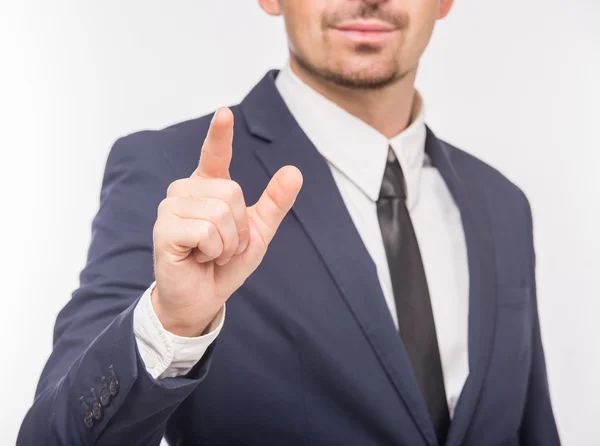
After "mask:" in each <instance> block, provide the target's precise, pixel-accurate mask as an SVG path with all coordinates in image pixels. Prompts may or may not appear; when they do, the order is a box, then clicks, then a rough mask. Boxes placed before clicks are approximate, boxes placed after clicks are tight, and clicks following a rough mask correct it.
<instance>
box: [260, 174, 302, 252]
mask: <svg viewBox="0 0 600 446" xmlns="http://www.w3.org/2000/svg"><path fill="white" fill-rule="evenodd" d="M301 188H302V174H301V173H300V171H299V170H298V168H296V167H294V166H285V167H282V168H281V169H279V170H278V171H277V173H276V174H275V175H273V178H271V181H269V184H268V185H267V188H266V189H265V191H264V192H263V193H262V196H261V197H260V199H259V200H258V202H257V203H256V204H255V205H254V206H252V208H251V209H252V210H253V211H254V214H255V215H256V217H257V218H258V219H259V220H260V221H259V224H257V225H256V230H257V232H258V233H259V235H260V236H261V238H262V239H263V241H264V242H265V245H268V244H269V243H271V240H272V239H273V237H274V236H275V233H276V232H277V228H279V225H280V224H281V222H282V221H283V219H284V217H285V216H286V215H287V213H288V212H289V210H290V209H291V208H292V206H293V205H294V202H295V201H296V197H297V196H298V193H299V192H300V189H301Z"/></svg>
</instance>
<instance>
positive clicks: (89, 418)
mask: <svg viewBox="0 0 600 446" xmlns="http://www.w3.org/2000/svg"><path fill="white" fill-rule="evenodd" d="M83 424H85V427H87V428H88V429H91V428H92V427H94V415H93V414H92V411H91V410H90V409H89V408H85V409H83Z"/></svg>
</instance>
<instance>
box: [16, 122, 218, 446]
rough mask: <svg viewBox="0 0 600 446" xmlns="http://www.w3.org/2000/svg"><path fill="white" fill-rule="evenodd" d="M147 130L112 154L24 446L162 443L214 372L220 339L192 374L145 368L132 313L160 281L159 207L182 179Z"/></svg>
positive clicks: (117, 146)
mask: <svg viewBox="0 0 600 446" xmlns="http://www.w3.org/2000/svg"><path fill="white" fill-rule="evenodd" d="M147 136H148V135H147V133H140V134H136V135H132V136H129V137H126V138H123V139H121V140H119V141H117V142H116V143H115V145H114V147H113V149H112V150H111V152H110V155H109V157H108V161H107V165H106V170H105V175H104V180H103V185H102V192H101V198H100V207H99V210H98V213H97V215H96V217H95V219H94V221H93V225H92V238H91V244H90V247H89V252H88V259H87V264H86V266H85V268H84V269H83V271H82V273H81V276H80V286H79V288H78V289H77V290H76V291H75V292H74V293H73V295H72V298H71V300H70V301H69V302H68V303H67V305H66V306H65V307H64V308H63V309H62V310H61V312H60V313H59V315H58V317H57V320H56V324H55V330H54V345H53V351H52V354H51V355H50V358H49V359H48V362H47V363H46V365H45V367H44V370H43V372H42V375H41V378H40V381H39V384H38V387H37V390H36V396H35V400H34V402H33V405H32V407H31V408H30V410H29V411H28V413H27V415H26V417H25V419H24V421H23V424H22V426H21V430H20V432H19V437H18V440H17V444H18V445H19V446H29V445H47V446H48V445H81V446H84V445H116V444H127V445H158V444H159V443H160V441H161V438H162V436H163V432H164V428H165V424H166V422H167V420H168V418H169V416H170V415H171V413H172V412H173V411H174V410H175V409H176V408H177V406H178V405H179V404H181V403H182V402H183V401H184V399H185V398H186V397H187V396H189V395H190V393H192V392H193V391H194V389H195V388H196V387H197V385H198V384H199V383H200V382H201V381H202V379H203V378H204V376H205V375H206V374H207V372H208V369H209V365H210V361H211V356H212V355H211V352H212V349H213V348H214V344H213V345H211V346H210V347H209V348H208V350H207V352H206V354H205V355H204V356H203V357H202V359H201V360H200V361H199V362H198V363H197V364H196V366H195V367H194V368H193V369H192V370H191V371H190V373H188V374H187V375H185V376H182V377H176V378H166V379H162V380H155V379H154V378H153V377H152V376H151V375H150V374H149V373H148V372H147V371H146V368H145V367H144V363H143V361H142V359H141V357H140V353H139V351H138V347H137V344H136V339H135V336H134V329H133V316H134V309H135V308H136V305H137V302H138V300H139V299H140V297H141V296H142V295H143V293H144V291H145V290H146V289H147V288H148V287H149V286H150V285H151V284H152V282H153V258H152V255H153V254H152V233H153V226H154V222H155V220H156V210H157V207H158V204H159V203H160V201H161V200H162V199H163V198H164V197H165V194H166V190H167V187H168V184H169V183H170V182H171V181H172V180H173V179H174V178H171V177H172V175H171V174H170V173H169V164H168V162H167V160H166V157H165V156H164V154H163V153H162V152H161V151H160V150H155V149H153V148H152V142H154V141H155V140H154V139H153V138H149V137H147ZM65 217H67V218H68V216H65ZM59 258H60V253H57V260H58V259H59Z"/></svg>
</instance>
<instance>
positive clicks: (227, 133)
mask: <svg viewBox="0 0 600 446" xmlns="http://www.w3.org/2000/svg"><path fill="white" fill-rule="evenodd" d="M232 144H233V113H232V112H231V110H229V109H228V108H227V107H223V108H220V109H218V110H217V112H216V113H215V115H214V116H213V119H212V121H211V122H210V127H209V129H208V134H207V135H206V139H205V140H204V144H203V145H202V152H201V153H200V161H199V163H198V167H197V168H196V170H195V171H194V175H197V176H199V177H201V178H224V179H229V178H230V177H229V164H230V163H231V152H232Z"/></svg>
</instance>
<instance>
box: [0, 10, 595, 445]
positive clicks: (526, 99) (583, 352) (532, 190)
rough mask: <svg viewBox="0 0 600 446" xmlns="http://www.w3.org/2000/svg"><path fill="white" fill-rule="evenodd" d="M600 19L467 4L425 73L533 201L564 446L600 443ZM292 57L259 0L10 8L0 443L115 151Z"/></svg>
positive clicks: (435, 107) (44, 346)
mask: <svg viewBox="0 0 600 446" xmlns="http://www.w3.org/2000/svg"><path fill="white" fill-rule="evenodd" d="M297 1H300V0H297ZM599 21H600V2H598V0H569V1H565V0H527V1H523V0H505V1H502V2H498V1H482V0H457V2H456V5H455V9H454V11H453V12H452V13H451V15H450V17H449V18H448V19H446V20H445V21H444V22H441V23H440V24H439V26H438V28H437V29H436V32H435V34H434V38H433V41H432V44H431V46H430V48H429V50H428V52H427V53H426V56H425V58H424V61H423V64H422V67H421V75H420V78H419V87H420V89H421V91H422V93H423V95H424V97H425V100H426V103H427V109H428V112H427V115H428V122H429V124H430V125H431V126H432V127H433V129H434V130H435V131H436V132H437V133H438V134H439V135H441V136H442V137H444V138H445V139H447V140H449V141H450V142H452V143H455V144H457V145H459V146H461V147H463V148H465V149H466V150H468V151H470V152H472V153H474V154H476V155H477V156H479V157H481V158H483V159H484V160H486V161H488V162H489V163H491V164H492V165H494V166H496V167H497V168H499V169H500V170H501V171H502V172H504V173H505V174H506V175H508V176H509V178H511V179H512V180H514V181H515V182H516V183H517V184H519V185H520V186H521V187H522V188H523V189H524V190H525V191H526V193H527V194H528V196H529V198H530V200H531V202H532V206H533V211H534V220H535V221H534V223H535V235H536V242H537V253H538V280H539V290H538V291H539V306H540V313H541V320H542V325H543V327H542V329H543V337H544V341H545V345H546V354H547V363H548V369H549V376H550V384H551V392H552V397H553V401H554V407H555V413H556V416H557V419H558V422H559V428H560V431H561V433H562V437H563V442H564V444H565V445H568V446H588V445H589V446H594V445H595V446H597V445H599V444H600V431H599V430H598V420H599V419H600V403H599V401H600V347H599V341H598V329H597V328H596V324H595V323H596V321H598V315H599V313H600V260H599V254H598V253H599V252H600V236H599V235H598V234H599V227H600V200H598V197H597V195H598V192H599V191H600V172H599V167H598V166H599V165H600V143H599V141H598V135H597V133H598V129H599V128H600V124H599V123H598V121H600V105H599V104H600V88H599V86H598V85H599V82H600V25H598V23H599ZM285 58H286V42H285V35H284V30H283V25H282V22H281V20H279V19H272V18H269V17H267V16H266V15H265V14H264V13H263V12H262V11H261V10H260V9H259V7H258V4H257V2H256V1H255V0H254V1H248V0H246V1H242V0H229V1H226V2H225V1H223V2H216V1H211V2H209V1H207V0H193V1H192V0H178V1H169V2H167V1H159V0H127V1H122V0H118V1H117V0H103V1H101V2H97V1H90V0H87V1H86V0H53V1H44V0H0V193H1V194H2V199H1V201H0V212H1V214H0V225H1V227H0V249H1V250H2V251H1V254H0V278H1V281H0V295H1V301H0V302H1V304H0V351H1V359H2V362H1V364H0V383H1V385H2V403H1V404H0V426H1V428H0V444H3V445H4V444H7V445H8V444H14V442H15V438H16V434H17V430H18V427H19V425H20V421H21V419H22V417H23V416H24V413H25V411H26V410H27V408H28V407H29V405H30V404H31V401H32V398H33V393H34V389H35V385H36V381H37V379H38V376H39V373H40V371H41V368H42V366H43V364H44V362H45V360H46V357H47V355H48V354H49V352H50V349H51V335H52V327H53V322H54V318H55V315H56V313H57V312H58V310H59V309H60V308H61V307H62V305H63V304H64V303H65V301H66V300H67V299H69V295H70V293H71V292H72V290H73V289H75V288H76V286H77V281H78V272H79V270H80V269H81V267H82V266H83V265H84V261H85V255H86V250H87V244H88V241H89V237H90V230H89V228H90V221H91V219H92V217H93V215H94V212H95V210H96V207H97V203H98V193H99V187H100V181H101V176H102V172H103V167H104V162H105V160H106V156H107V153H108V150H109V148H110V146H111V144H112V143H113V141H114V140H115V139H116V138H117V137H119V136H121V135H123V134H126V133H129V132H132V131H135V130H139V129H144V128H159V127H163V126H166V125H168V124H171V123H174V122H177V121H180V120H183V119H187V118H191V117H196V116H199V115H202V114H205V113H207V112H209V111H211V110H213V109H214V108H216V107H217V106H219V105H227V104H232V103H236V102H238V101H239V100H240V99H241V98H242V97H243V96H244V95H245V93H246V92H247V91H248V90H249V89H250V88H251V87H252V85H253V84H254V83H255V82H257V81H258V80H259V79H260V78H261V77H262V75H263V73H264V72H265V71H266V70H267V69H268V68H273V67H279V66H281V65H282V63H283V62H284V61H285ZM200 144H201V141H198V147H200Z"/></svg>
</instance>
